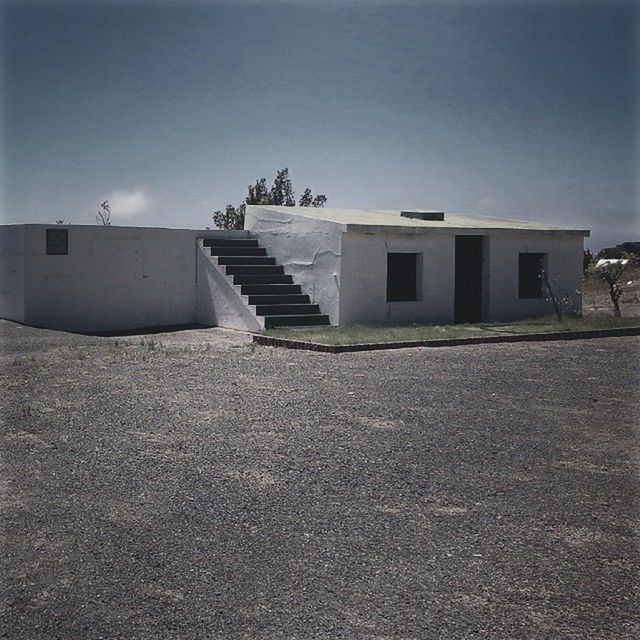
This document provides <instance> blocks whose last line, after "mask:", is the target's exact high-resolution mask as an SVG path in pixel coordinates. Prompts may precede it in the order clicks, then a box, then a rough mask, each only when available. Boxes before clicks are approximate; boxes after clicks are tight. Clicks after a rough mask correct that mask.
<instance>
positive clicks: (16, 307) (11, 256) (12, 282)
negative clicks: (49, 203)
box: [0, 225, 25, 322]
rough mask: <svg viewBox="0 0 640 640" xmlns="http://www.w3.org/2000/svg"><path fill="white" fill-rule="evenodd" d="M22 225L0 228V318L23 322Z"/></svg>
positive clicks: (23, 263)
mask: <svg viewBox="0 0 640 640" xmlns="http://www.w3.org/2000/svg"><path fill="white" fill-rule="evenodd" d="M24 250H25V249H24V225H12V226H0V318H4V319H6V320H15V321H16V322H24V321H25V317H24V313H25V309H24V302H25V301H24V286H25V261H24Z"/></svg>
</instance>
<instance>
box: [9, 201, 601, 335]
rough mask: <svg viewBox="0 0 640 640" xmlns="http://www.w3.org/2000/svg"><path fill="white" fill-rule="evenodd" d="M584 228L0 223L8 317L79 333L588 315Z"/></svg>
mask: <svg viewBox="0 0 640 640" xmlns="http://www.w3.org/2000/svg"><path fill="white" fill-rule="evenodd" d="M586 235H588V232H587V231H578V230H568V229H560V228H556V227H550V226H546V225H540V224H534V223H527V222H518V221H513V220H499V219H495V218H478V217H470V216H459V215H453V214H451V215H449V214H442V213H439V212H433V211H431V212H428V211H423V212H400V211H371V210H366V211H363V210H345V209H325V208H321V209H313V208H306V207H247V213H246V221H245V230H244V231H233V232H223V231H208V230H207V231H196V230H187V229H156V228H146V227H117V226H111V227H104V226H95V225H43V224H24V225H3V226H0V317H2V318H5V319H9V320H15V321H18V322H22V323H25V324H29V325H34V326H41V327H47V328H53V329H63V330H69V331H79V332H108V331H126V330H131V329H139V328H144V327H158V326H175V325H188V324H202V325H207V326H223V327H231V328H238V329H246V330H250V331H259V330H261V329H263V328H264V327H265V326H266V327H268V326H277V325H282V324H292V325H296V324H323V323H329V322H330V323H331V324H334V325H355V324H362V325H385V324H392V325H399V324H409V323H429V324H435V323H451V322H479V321H496V320H513V319H519V318H527V317H535V316H542V315H546V314H549V313H551V312H552V307H551V305H550V303H549V301H548V300H547V295H546V289H545V287H544V284H543V281H542V278H541V275H542V272H543V270H544V271H546V273H547V274H548V279H549V283H550V285H551V287H552V289H553V291H554V294H555V296H556V298H565V299H566V300H568V301H569V304H570V308H571V309H572V310H573V312H575V313H579V312H580V309H581V297H580V289H581V286H582V249H583V238H584V236H586Z"/></svg>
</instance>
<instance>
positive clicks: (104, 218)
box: [96, 200, 111, 227]
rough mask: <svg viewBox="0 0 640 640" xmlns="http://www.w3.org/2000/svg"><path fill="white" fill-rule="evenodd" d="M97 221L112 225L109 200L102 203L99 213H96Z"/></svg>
mask: <svg viewBox="0 0 640 640" xmlns="http://www.w3.org/2000/svg"><path fill="white" fill-rule="evenodd" d="M96 222H97V223H98V224H102V225H104V226H105V227H108V226H110V225H111V206H110V205H109V201H108V200H105V201H104V202H103V203H102V204H101V205H100V209H99V210H98V213H97V214H96Z"/></svg>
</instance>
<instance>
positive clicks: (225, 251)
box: [209, 245, 267, 256]
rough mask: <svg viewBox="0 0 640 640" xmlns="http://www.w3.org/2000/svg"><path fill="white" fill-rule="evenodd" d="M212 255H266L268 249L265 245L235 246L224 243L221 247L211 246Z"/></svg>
mask: <svg viewBox="0 0 640 640" xmlns="http://www.w3.org/2000/svg"><path fill="white" fill-rule="evenodd" d="M209 249H210V250H211V255H212V256H266V255H267V250H266V249H265V248H264V247H234V246H230V245H224V246H219V247H209Z"/></svg>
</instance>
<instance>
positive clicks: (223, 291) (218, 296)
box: [196, 241, 264, 331]
mask: <svg viewBox="0 0 640 640" xmlns="http://www.w3.org/2000/svg"><path fill="white" fill-rule="evenodd" d="M214 260H215V258H213V259H212V258H211V255H210V253H209V250H208V249H206V248H203V246H202V241H198V253H197V280H198V281H197V297H196V322H198V324H203V325H207V326H210V327H226V328H228V329H240V330H242V331H261V330H262V329H264V327H263V326H262V325H261V324H260V322H259V321H258V319H257V318H256V316H255V315H253V313H252V312H251V310H250V309H249V307H248V306H247V303H246V300H245V299H244V298H243V296H241V295H240V293H239V292H238V291H237V289H236V288H235V287H234V286H233V284H232V283H231V282H230V278H229V277H228V276H225V275H224V274H223V273H222V272H221V271H220V270H219V269H218V267H217V266H216V265H215V264H214Z"/></svg>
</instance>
